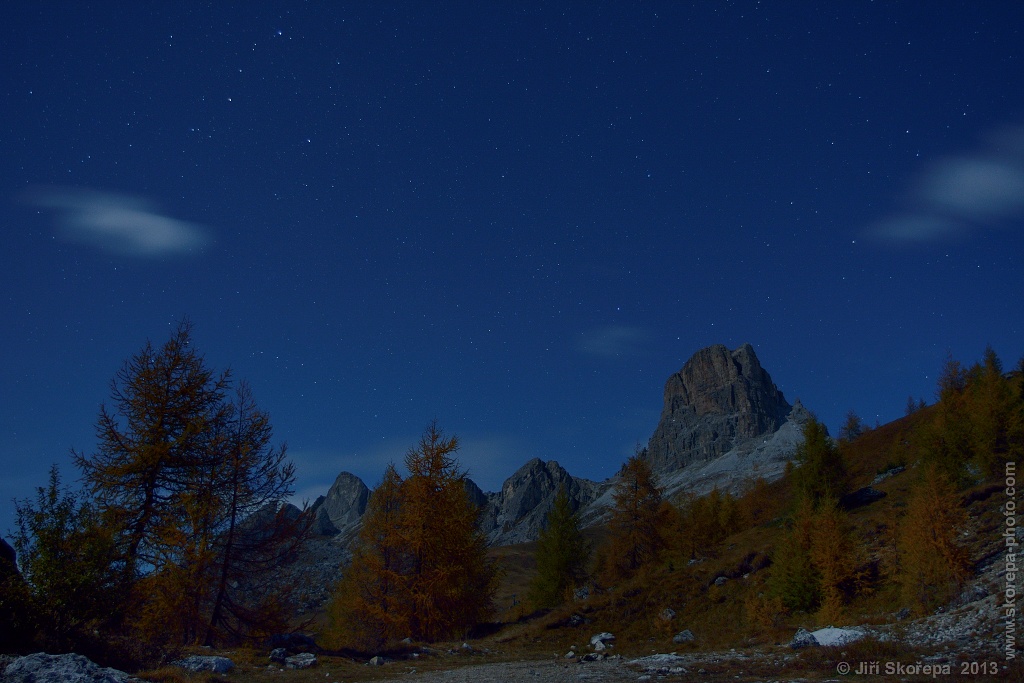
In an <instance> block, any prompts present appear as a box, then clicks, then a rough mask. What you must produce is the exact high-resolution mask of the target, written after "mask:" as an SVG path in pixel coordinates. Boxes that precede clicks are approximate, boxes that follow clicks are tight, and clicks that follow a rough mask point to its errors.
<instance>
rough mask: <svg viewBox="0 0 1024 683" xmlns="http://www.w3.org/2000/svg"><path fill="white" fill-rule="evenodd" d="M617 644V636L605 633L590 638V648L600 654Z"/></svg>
mask: <svg viewBox="0 0 1024 683" xmlns="http://www.w3.org/2000/svg"><path fill="white" fill-rule="evenodd" d="M614 642H615V636H614V635H612V634H611V633H608V632H607V631H605V632H604V633H598V634H596V635H593V636H591V637H590V646H591V647H592V648H594V649H595V650H597V651H598V652H600V651H601V650H604V649H607V648H608V647H610V646H611V645H612V643H614Z"/></svg>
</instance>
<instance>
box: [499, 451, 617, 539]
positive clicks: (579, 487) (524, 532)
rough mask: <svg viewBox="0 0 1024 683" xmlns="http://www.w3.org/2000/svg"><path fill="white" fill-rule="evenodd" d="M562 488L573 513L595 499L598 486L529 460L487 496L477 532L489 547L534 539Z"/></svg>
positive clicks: (549, 464) (554, 466) (557, 467)
mask: <svg viewBox="0 0 1024 683" xmlns="http://www.w3.org/2000/svg"><path fill="white" fill-rule="evenodd" d="M562 486H564V487H565V489H566V493H568V495H569V500H570V501H572V504H573V508H574V509H580V508H584V507H586V506H587V505H589V504H590V503H591V502H593V501H594V499H595V498H597V496H598V493H599V491H600V489H601V485H600V484H597V483H595V482H592V481H588V480H586V479H577V478H576V477H573V476H572V475H570V474H569V473H568V472H567V471H566V470H565V468H564V467H562V466H561V465H559V464H558V463H557V462H555V461H554V460H549V461H547V462H544V461H542V460H541V459H540V458H533V459H532V460H530V461H529V462H527V463H526V464H525V465H523V466H522V467H520V468H519V469H518V470H516V472H515V474H513V475H512V476H511V477H509V478H508V479H506V480H505V483H504V484H503V485H502V487H501V491H500V492H498V493H490V494H487V497H486V504H485V505H484V506H483V511H482V514H481V529H482V531H483V532H484V534H485V535H486V536H487V542H488V544H489V545H512V544H513V543H525V542H526V541H532V540H535V539H536V538H537V534H538V533H539V532H540V528H541V525H543V523H544V517H545V516H546V515H547V513H548V511H549V510H550V509H551V507H552V505H553V504H554V501H555V496H557V495H558V491H559V489H560V488H561V487H562Z"/></svg>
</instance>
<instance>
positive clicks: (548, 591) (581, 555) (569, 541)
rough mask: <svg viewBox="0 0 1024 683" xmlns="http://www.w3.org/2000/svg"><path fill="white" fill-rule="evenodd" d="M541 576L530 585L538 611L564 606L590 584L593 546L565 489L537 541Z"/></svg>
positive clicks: (556, 500)
mask: <svg viewBox="0 0 1024 683" xmlns="http://www.w3.org/2000/svg"><path fill="white" fill-rule="evenodd" d="M536 558H537V575H536V576H535V577H534V579H533V581H532V583H531V584H530V599H531V601H532V602H533V604H534V605H535V606H536V607H538V608H544V607H556V606H557V605H560V604H562V603H563V602H564V601H565V599H566V597H567V596H569V595H570V594H571V593H572V591H573V589H575V588H576V587H578V586H580V585H582V583H583V582H584V581H585V580H586V575H587V572H586V568H587V563H588V562H589V561H590V545H589V543H587V541H586V539H585V538H584V537H583V533H582V532H581V531H580V520H579V515H578V514H577V513H576V512H575V511H574V510H573V508H572V502H571V501H570V499H569V494H568V492H567V491H566V490H565V486H564V485H563V486H562V487H561V488H559V490H558V495H557V496H556V497H555V501H554V505H553V506H552V508H551V510H550V511H549V512H548V514H547V517H546V518H545V524H544V527H543V528H542V529H541V530H540V537H539V538H538V539H537V554H536Z"/></svg>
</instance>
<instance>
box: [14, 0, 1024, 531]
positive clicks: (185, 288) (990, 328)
mask: <svg viewBox="0 0 1024 683" xmlns="http://www.w3.org/2000/svg"><path fill="white" fill-rule="evenodd" d="M384 5H387V6H384ZM0 45H2V47H0V98H2V105H0V159H2V163H0V226H2V234H3V236H4V247H3V249H2V250H0V292H2V298H0V313H2V317H3V328H4V329H3V334H2V335H0V356H2V358H3V364H2V366H0V402H2V408H0V472H2V474H0V532H4V531H5V530H7V529H9V528H10V527H11V526H13V506H12V505H11V504H10V502H9V501H10V500H11V498H12V497H18V498H25V497H27V496H29V495H32V492H33V489H34V487H36V486H40V485H44V484H45V483H46V472H47V469H48V468H49V466H50V464H51V463H57V464H59V465H60V466H61V468H62V472H63V473H64V476H65V478H66V479H67V480H68V481H69V483H75V482H76V480H77V476H78V475H77V472H76V471H75V470H74V468H73V467H72V466H71V461H70V456H69V449H71V448H72V447H73V448H75V449H78V450H81V451H86V452H92V451H93V450H94V448H95V444H96V440H95V435H94V424H95V420H96V416H97V413H98V410H99V406H100V404H101V403H103V402H105V401H109V396H110V387H109V384H110V380H111V379H112V378H113V376H114V375H115V373H116V372H117V371H118V369H119V368H120V367H121V365H122V363H123V362H124V361H125V360H126V359H127V358H128V357H130V356H131V355H132V354H134V353H136V352H137V351H138V350H139V349H140V348H141V347H142V346H143V345H144V343H145V342H146V340H147V339H149V340H152V342H153V343H154V344H156V345H160V344H162V343H163V342H164V341H166V340H167V339H168V338H169V336H170V334H171V332H172V330H173V329H175V328H176V326H177V324H178V321H180V320H181V319H182V318H183V317H184V316H188V317H189V318H190V319H191V320H192V322H193V324H194V339H195V342H196V344H197V346H198V348H199V349H200V350H201V351H202V352H203V353H204V355H205V358H206V360H207V362H208V364H209V365H211V366H212V367H214V368H217V369H223V368H228V367H230V368H231V369H232V371H233V373H234V376H235V377H236V378H237V379H246V380H248V381H249V382H250V384H251V385H252V388H253V391H254V394H255V398H256V400H257V402H258V403H259V405H260V406H261V407H262V408H263V409H265V410H267V411H268V412H269V413H270V415H271V418H272V421H273V424H274V427H275V437H276V440H277V441H286V442H287V443H288V446H289V452H290V453H291V456H292V457H293V459H294V461H295V462H296V464H297V466H298V481H297V489H298V497H299V498H303V497H306V498H309V499H312V498H314V497H315V496H316V495H318V494H320V493H324V492H326V490H327V487H328V486H329V485H330V483H331V482H332V481H333V479H334V477H335V476H336V475H337V474H338V472H340V471H342V470H349V471H351V472H354V473H356V474H358V475H359V476H361V477H363V478H364V480H366V482H367V484H369V485H371V486H372V485H373V484H374V483H376V482H377V481H378V480H379V478H380V476H381V474H382V473H383V468H384V465H385V464H386V463H387V462H388V461H389V460H395V461H399V462H400V461H401V459H402V456H403V455H404V453H405V451H406V450H407V449H408V448H409V447H410V446H412V445H414V443H415V442H416V440H417V438H418V437H419V435H420V434H421V432H422V431H423V429H424V427H425V426H426V425H427V424H428V422H430V421H431V420H432V419H435V418H436V419H437V420H438V423H439V425H440V426H441V427H442V428H443V429H445V430H446V431H447V432H449V433H455V434H457V435H458V436H459V437H460V438H461V439H462V444H463V446H462V450H461V451H460V457H461V460H462V462H463V464H464V465H465V466H467V467H468V468H469V470H470V475H471V476H472V477H473V478H474V479H475V480H476V481H477V482H478V483H479V484H480V485H481V486H482V487H483V488H484V489H485V490H496V489H497V488H498V487H499V486H500V484H501V482H502V481H503V480H504V478H506V477H507V476H508V475H510V474H511V473H512V472H513V471H514V470H515V469H516V468H517V467H518V466H519V465H520V464H522V463H523V462H525V461H526V460H527V459H529V458H531V457H534V456H537V457H541V458H543V459H555V460H558V461H559V462H560V463H562V464H563V465H564V466H566V467H567V468H568V469H569V471H570V472H572V473H573V474H575V475H578V476H585V477H588V478H591V479H603V478H605V477H608V476H610V475H612V474H614V472H615V471H616V470H617V469H618V467H619V466H620V465H621V463H622V461H623V460H624V459H625V458H626V457H627V456H628V455H630V454H631V453H632V452H633V449H634V446H635V445H636V444H638V443H646V441H647V439H648V438H649V437H650V435H651V433H652V432H653V430H654V427H655V425H656V424H657V420H658V415H659V412H660V409H661V401H662V389H663V386H664V382H665V380H666V379H667V377H668V376H669V375H670V374H671V373H673V372H675V371H677V370H679V369H680V368H681V367H682V365H683V363H684V362H685V361H686V360H687V358H689V357H690V355H691V354H693V352H695V351H696V350H698V349H700V348H702V347H705V346H708V345H710V344H715V343H723V344H726V345H727V346H729V347H730V348H735V347H737V346H738V345H740V344H742V343H744V342H749V343H751V344H753V346H754V348H755V350H756V352H757V354H758V357H759V358H760V360H761V362H762V364H763V365H764V367H765V368H766V369H767V370H768V371H769V373H770V374H771V376H772V378H773V379H774V380H775V382H776V383H777V384H778V386H779V388H780V389H782V390H783V392H784V393H785V395H786V397H787V399H789V400H790V401H791V402H792V401H793V400H794V399H796V398H800V399H801V400H802V401H803V403H804V404H805V405H806V406H807V407H808V408H810V409H811V410H812V411H814V412H815V413H816V414H817V415H818V416H819V417H820V418H821V419H822V420H823V421H824V422H825V423H826V424H827V425H828V427H829V428H830V430H831V431H832V433H833V434H835V433H836V432H837V431H838V427H839V425H840V423H841V421H842V419H843V417H844V415H845V414H846V412H847V411H848V410H850V409H853V410H855V411H856V412H857V413H858V414H859V415H860V416H861V417H863V418H864V419H865V421H866V422H868V423H869V424H874V423H875V422H876V421H879V422H882V423H885V422H888V421H890V420H892V419H895V418H898V417H900V416H902V415H903V414H904V408H905V406H906V401H907V397H908V395H911V394H912V395H914V396H915V397H917V396H920V397H924V398H925V399H926V400H928V401H929V402H930V401H931V400H933V397H934V387H935V378H936V374H937V372H938V371H939V370H940V368H941V365H942V363H943V360H944V359H945V357H946V355H947V353H950V352H951V353H952V354H953V356H954V357H956V358H958V359H960V360H962V361H965V362H974V361H975V360H978V359H980V357H981V355H982V353H983V351H984V349H985V347H986V345H991V346H992V347H993V348H994V349H995V350H996V352H997V353H998V354H999V355H1000V357H1001V358H1002V359H1003V361H1004V364H1005V365H1006V367H1008V368H1009V367H1012V366H1014V365H1015V364H1016V362H1017V359H1018V358H1020V357H1021V355H1022V354H1024V338H1022V334H1021V333H1022V331H1024V320H1022V304H1021V301H1022V299H1024V297H1022V294H1024V285H1022V259H1024V236H1022V228H1024V4H1021V3H1018V2H982V3H977V2H927V3H924V2H902V3H896V2H847V3H841V4H840V3H820V2H807V3H788V2H787V3H781V2H780V3H767V2H711V1H708V2H700V3H693V4H691V3H682V2H663V3H659V2H643V3H638V2H616V3H610V2H605V3H596V2H571V3H565V2H557V1H555V2H553V1H551V0H545V1H544V2H515V3H492V2H473V3H468V2H467V3H455V2H451V3H448V2H446V3H440V4H438V3H366V2H363V3H335V2H323V3H315V2H311V3H298V2H292V3H273V4H272V3H234V4H229V3H191V2H190V3H170V2H166V3H148V2H143V3H124V2H118V3H112V2H111V3H104V2H101V3H96V2H88V3H87V2H55V3H38V2H23V3H5V4H4V6H3V9H0Z"/></svg>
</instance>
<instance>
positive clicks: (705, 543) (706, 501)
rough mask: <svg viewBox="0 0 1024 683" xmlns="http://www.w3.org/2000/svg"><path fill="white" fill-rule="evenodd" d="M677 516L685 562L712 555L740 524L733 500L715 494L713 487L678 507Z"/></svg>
mask: <svg viewBox="0 0 1024 683" xmlns="http://www.w3.org/2000/svg"><path fill="white" fill-rule="evenodd" d="M762 481H763V480H762ZM679 515H680V533H679V539H680V543H681V544H682V550H683V552H684V553H685V554H686V555H687V557H688V558H689V559H696V558H698V557H703V556H707V555H708V554H710V553H713V552H714V549H715V547H716V546H718V544H719V543H721V542H722V541H723V540H724V539H725V538H726V537H727V536H729V535H730V534H732V533H735V532H736V531H737V528H738V527H739V524H740V511H739V506H738V505H737V502H736V499H735V498H733V496H732V495H731V494H729V493H722V492H721V491H719V490H718V487H717V486H716V487H715V488H713V489H712V490H711V491H710V492H708V493H707V494H705V495H703V496H691V497H690V498H689V499H688V500H687V501H686V502H684V503H683V504H682V506H681V507H680V510H679Z"/></svg>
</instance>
